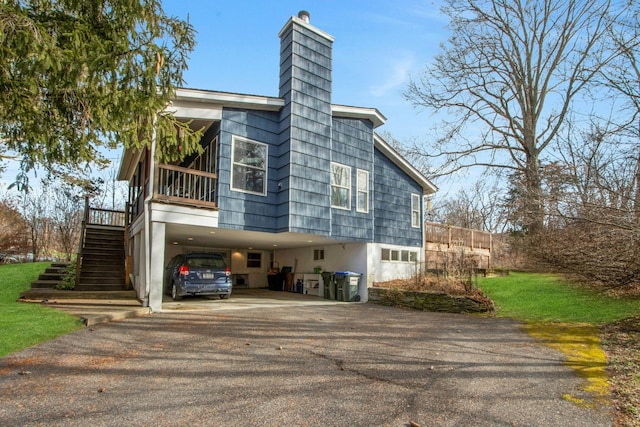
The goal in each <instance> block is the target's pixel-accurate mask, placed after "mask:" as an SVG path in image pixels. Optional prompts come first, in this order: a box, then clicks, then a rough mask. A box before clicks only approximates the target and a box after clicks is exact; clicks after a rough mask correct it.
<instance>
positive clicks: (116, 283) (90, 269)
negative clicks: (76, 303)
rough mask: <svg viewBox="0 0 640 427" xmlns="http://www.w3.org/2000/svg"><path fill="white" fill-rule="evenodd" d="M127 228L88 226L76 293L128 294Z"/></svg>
mask: <svg viewBox="0 0 640 427" xmlns="http://www.w3.org/2000/svg"><path fill="white" fill-rule="evenodd" d="M124 230H125V229H124V227H117V226H104V225H87V226H86V229H85V233H84V242H83V245H82V259H81V264H80V277H79V281H78V284H77V285H76V287H75V290H76V291H122V290H126V287H127V285H126V270H125V252H124V233H125V231H124Z"/></svg>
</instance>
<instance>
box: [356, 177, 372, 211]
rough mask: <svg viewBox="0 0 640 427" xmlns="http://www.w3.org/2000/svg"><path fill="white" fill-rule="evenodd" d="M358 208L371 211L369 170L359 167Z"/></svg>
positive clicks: (358, 209)
mask: <svg viewBox="0 0 640 427" xmlns="http://www.w3.org/2000/svg"><path fill="white" fill-rule="evenodd" d="M356 181H357V196H356V201H357V204H356V210H357V211H358V212H365V213H366V212H369V172H367V171H364V170H362V169H358V177H357V180H356Z"/></svg>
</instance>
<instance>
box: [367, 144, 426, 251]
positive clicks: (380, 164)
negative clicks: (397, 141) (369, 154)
mask: <svg viewBox="0 0 640 427" xmlns="http://www.w3.org/2000/svg"><path fill="white" fill-rule="evenodd" d="M374 181H375V183H374V193H375V195H376V197H375V201H374V205H375V213H374V224H375V241H376V243H387V244H392V245H405V246H422V227H417V228H415V227H412V226H411V194H418V195H419V196H420V200H421V201H422V188H421V187H420V185H418V183H416V182H415V181H414V180H413V179H411V177H409V176H408V175H407V174H406V173H404V172H403V171H402V170H401V169H400V168H398V167H397V166H396V165H395V164H393V163H392V162H391V161H390V160H389V159H388V158H387V157H385V156H384V155H383V154H382V153H381V152H380V151H378V150H375V178H374ZM420 212H422V209H421V210H420Z"/></svg>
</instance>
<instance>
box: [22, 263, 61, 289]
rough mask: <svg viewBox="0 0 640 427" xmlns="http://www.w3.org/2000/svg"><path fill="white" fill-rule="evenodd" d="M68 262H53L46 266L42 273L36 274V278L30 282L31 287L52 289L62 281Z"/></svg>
mask: <svg viewBox="0 0 640 427" xmlns="http://www.w3.org/2000/svg"><path fill="white" fill-rule="evenodd" d="M68 265H69V263H66V262H54V263H52V264H51V267H47V269H46V270H45V271H44V273H42V274H40V275H39V276H38V280H36V281H34V282H31V289H54V288H55V287H56V286H57V285H59V284H60V283H62V280H63V279H64V276H65V274H66V271H67V266H68Z"/></svg>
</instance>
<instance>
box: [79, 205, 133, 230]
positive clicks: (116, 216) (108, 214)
mask: <svg viewBox="0 0 640 427" xmlns="http://www.w3.org/2000/svg"><path fill="white" fill-rule="evenodd" d="M126 219H127V217H126V212H125V211H117V210H113V209H100V208H91V207H90V208H89V209H88V211H87V224H92V225H110V226H115V227H124V226H125V225H126Z"/></svg>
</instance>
